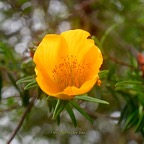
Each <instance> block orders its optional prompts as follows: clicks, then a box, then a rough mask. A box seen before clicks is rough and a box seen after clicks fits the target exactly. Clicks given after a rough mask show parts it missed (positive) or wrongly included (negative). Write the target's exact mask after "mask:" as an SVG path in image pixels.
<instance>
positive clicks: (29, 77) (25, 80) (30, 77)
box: [16, 75, 35, 84]
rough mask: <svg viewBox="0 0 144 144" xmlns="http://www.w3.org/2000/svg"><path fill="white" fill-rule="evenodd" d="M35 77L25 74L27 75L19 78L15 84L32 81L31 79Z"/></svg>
mask: <svg viewBox="0 0 144 144" xmlns="http://www.w3.org/2000/svg"><path fill="white" fill-rule="evenodd" d="M34 79H35V76H34V75H32V76H27V77H24V78H22V79H19V80H18V81H17V82H16V84H21V83H29V82H32V81H33V80H34Z"/></svg>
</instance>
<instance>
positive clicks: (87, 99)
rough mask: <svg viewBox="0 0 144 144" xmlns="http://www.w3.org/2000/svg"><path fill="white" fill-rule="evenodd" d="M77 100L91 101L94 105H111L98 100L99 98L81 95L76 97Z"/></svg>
mask: <svg viewBox="0 0 144 144" xmlns="http://www.w3.org/2000/svg"><path fill="white" fill-rule="evenodd" d="M75 98H76V99H80V100H85V101H89V102H94V103H102V104H109V103H108V102H107V101H104V100H101V99H97V98H94V97H90V96H87V95H79V96H76V97H75Z"/></svg>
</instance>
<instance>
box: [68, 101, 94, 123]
mask: <svg viewBox="0 0 144 144" xmlns="http://www.w3.org/2000/svg"><path fill="white" fill-rule="evenodd" d="M70 104H71V105H72V106H73V107H74V108H75V109H77V110H78V111H79V112H80V113H81V114H82V115H83V116H84V117H85V118H87V119H88V120H89V122H90V123H91V124H93V119H92V118H91V117H90V116H89V115H88V114H87V113H86V112H85V111H84V110H83V109H82V108H81V107H80V106H79V105H78V104H77V103H76V102H75V101H74V100H73V101H70Z"/></svg>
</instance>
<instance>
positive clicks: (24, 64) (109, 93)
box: [0, 0, 144, 144]
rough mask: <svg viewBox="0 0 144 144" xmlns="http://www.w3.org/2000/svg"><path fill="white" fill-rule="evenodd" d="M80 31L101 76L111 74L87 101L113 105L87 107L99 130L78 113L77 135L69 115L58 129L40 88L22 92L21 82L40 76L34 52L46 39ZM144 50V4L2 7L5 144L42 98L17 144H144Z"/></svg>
mask: <svg viewBox="0 0 144 144" xmlns="http://www.w3.org/2000/svg"><path fill="white" fill-rule="evenodd" d="M77 28H80V29H84V30H87V31H88V32H90V33H91V35H92V38H93V39H94V40H95V43H96V45H98V47H99V48H100V49H101V51H102V53H103V57H104V63H103V65H102V68H101V70H108V71H109V73H107V74H106V75H104V77H102V78H101V81H102V85H101V87H98V86H95V87H94V88H93V89H92V91H90V92H89V95H90V96H93V97H97V98H100V99H103V100H106V101H108V102H109V103H110V104H109V105H103V104H95V103H89V102H82V103H81V104H80V106H81V107H82V108H84V109H86V110H87V111H88V113H89V114H90V115H91V116H92V117H93V119H94V124H93V125H91V124H90V123H89V122H88V121H87V120H86V119H85V118H84V117H83V116H82V115H81V114H80V113H79V112H77V111H76V110H75V111H74V112H75V115H76V118H77V122H78V126H77V127H76V128H75V127H74V126H73V124H72V122H71V120H70V118H69V116H68V115H67V113H66V112H65V111H64V112H63V113H62V114H61V123H60V125H59V126H58V125H57V121H56V120H53V119H52V113H51V112H50V110H49V103H48V102H47V100H46V96H45V94H43V93H42V92H41V91H40V90H39V88H32V89H28V90H25V91H24V87H25V85H26V84H25V83H24V84H18V85H17V84H16V82H17V81H18V80H19V79H21V78H23V77H26V76H31V75H33V74H34V63H33V61H32V55H33V49H35V48H36V46H37V45H38V44H39V42H40V41H41V39H42V38H43V36H44V35H45V34H48V33H61V32H63V31H66V30H69V29H77ZM143 51H144V0H131V1H130V0H30V1H29V0H0V143H1V144H5V143H7V141H8V139H9V138H10V136H11V134H12V132H13V131H14V129H15V127H16V126H17V125H18V123H19V121H20V119H21V116H22V115H23V113H24V111H25V109H26V108H27V107H28V106H29V101H30V100H31V99H32V97H34V96H37V97H39V98H38V99H37V100H36V101H35V104H34V106H33V107H32V109H31V111H29V112H28V114H27V116H26V118H25V120H24V123H23V125H22V126H21V128H20V130H19V131H18V133H17V135H16V136H15V137H14V139H13V141H12V142H11V144H53V143H54V144H142V143H143V137H144V112H143V106H144V85H143V84H144V53H143ZM69 132H70V133H69ZM74 133H80V134H74Z"/></svg>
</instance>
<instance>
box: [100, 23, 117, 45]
mask: <svg viewBox="0 0 144 144" xmlns="http://www.w3.org/2000/svg"><path fill="white" fill-rule="evenodd" d="M117 26H118V24H113V25H112V26H110V27H109V28H108V29H107V30H106V32H105V34H104V35H103V36H102V38H101V40H100V44H101V48H102V47H103V44H104V41H105V39H106V37H107V36H108V35H109V33H110V32H111V31H112V30H113V29H114V28H116V27H117Z"/></svg>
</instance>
